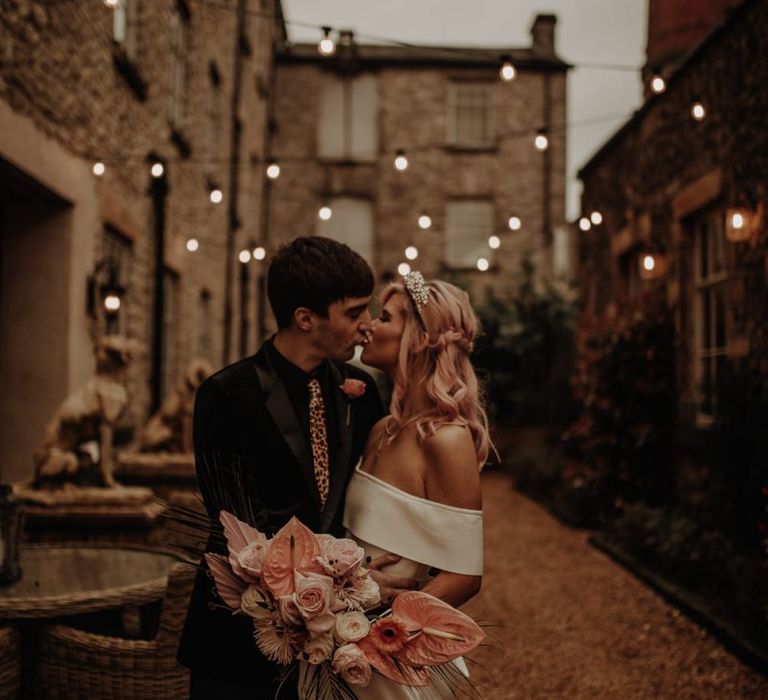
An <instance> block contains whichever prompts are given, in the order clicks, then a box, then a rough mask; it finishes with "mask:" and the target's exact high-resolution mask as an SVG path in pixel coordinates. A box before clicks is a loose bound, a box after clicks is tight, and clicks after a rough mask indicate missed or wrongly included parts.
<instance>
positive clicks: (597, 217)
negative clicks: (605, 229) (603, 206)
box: [589, 211, 603, 226]
mask: <svg viewBox="0 0 768 700" xmlns="http://www.w3.org/2000/svg"><path fill="white" fill-rule="evenodd" d="M589 220H590V221H591V222H592V223H593V224H594V225H595V226H599V225H600V224H602V223H603V215H602V214H601V213H600V212H599V211H593V212H592V213H591V214H590V215H589Z"/></svg>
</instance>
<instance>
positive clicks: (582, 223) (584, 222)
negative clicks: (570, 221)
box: [579, 216, 592, 231]
mask: <svg viewBox="0 0 768 700" xmlns="http://www.w3.org/2000/svg"><path fill="white" fill-rule="evenodd" d="M579 228H580V229H581V230H582V231H589V229H591V228H592V222H591V221H590V220H589V219H588V218H587V217H586V216H582V217H581V218H580V219H579Z"/></svg>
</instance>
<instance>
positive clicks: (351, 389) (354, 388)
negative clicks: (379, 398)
mask: <svg viewBox="0 0 768 700" xmlns="http://www.w3.org/2000/svg"><path fill="white" fill-rule="evenodd" d="M341 390H342V391H343V392H344V393H345V394H346V395H347V396H349V398H350V399H357V398H359V397H361V396H362V395H363V394H364V393H365V382H364V381H362V380H360V379H345V380H344V383H343V384H342V385H341Z"/></svg>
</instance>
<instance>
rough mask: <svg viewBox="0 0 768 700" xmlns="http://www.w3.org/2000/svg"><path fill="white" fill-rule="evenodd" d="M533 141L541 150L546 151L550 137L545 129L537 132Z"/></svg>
mask: <svg viewBox="0 0 768 700" xmlns="http://www.w3.org/2000/svg"><path fill="white" fill-rule="evenodd" d="M533 143H534V144H535V145H536V148H538V149H539V150H540V151H546V150H547V149H548V148H549V139H548V138H547V135H546V134H545V133H544V132H543V131H539V132H538V133H537V134H536V138H535V139H534V140H533Z"/></svg>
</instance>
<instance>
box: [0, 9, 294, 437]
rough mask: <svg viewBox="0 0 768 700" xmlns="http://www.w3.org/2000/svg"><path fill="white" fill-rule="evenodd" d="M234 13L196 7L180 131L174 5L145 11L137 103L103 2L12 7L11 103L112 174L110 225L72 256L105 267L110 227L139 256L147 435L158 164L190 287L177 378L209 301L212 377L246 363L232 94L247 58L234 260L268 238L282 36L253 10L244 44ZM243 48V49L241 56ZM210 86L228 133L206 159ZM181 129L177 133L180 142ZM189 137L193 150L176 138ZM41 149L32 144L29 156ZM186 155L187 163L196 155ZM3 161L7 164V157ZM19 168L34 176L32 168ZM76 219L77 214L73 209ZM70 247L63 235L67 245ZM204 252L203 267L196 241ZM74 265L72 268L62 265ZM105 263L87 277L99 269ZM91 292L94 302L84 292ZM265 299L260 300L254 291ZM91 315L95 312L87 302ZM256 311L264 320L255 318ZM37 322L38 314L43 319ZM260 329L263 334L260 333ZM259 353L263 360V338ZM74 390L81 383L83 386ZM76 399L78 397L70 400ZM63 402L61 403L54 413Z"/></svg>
mask: <svg viewBox="0 0 768 700" xmlns="http://www.w3.org/2000/svg"><path fill="white" fill-rule="evenodd" d="M236 4H237V3H236V2H235V1H234V0H224V1H223V2H217V3H195V2H193V3H189V4H188V5H187V4H186V3H183V2H180V3H179V5H181V6H184V7H187V8H188V9H189V39H188V46H187V52H186V90H185V93H184V94H185V105H184V117H183V120H182V122H181V123H180V124H179V125H177V126H176V127H174V125H172V124H171V122H170V121H169V101H170V95H171V91H172V84H171V81H172V65H173V53H172V45H173V44H172V42H173V36H174V35H173V29H172V28H173V21H174V15H175V14H176V12H177V3H176V2H174V1H173V0H142V1H141V2H140V3H139V17H138V20H139V27H140V31H139V35H138V36H139V38H138V51H137V57H136V60H135V62H134V66H135V68H136V69H137V70H138V73H139V74H140V76H141V79H142V80H143V82H144V83H145V85H146V94H145V96H144V97H143V98H142V96H141V95H139V94H138V93H137V91H136V90H134V89H133V88H132V87H131V85H130V84H129V81H128V80H127V79H126V77H125V76H124V75H123V74H122V73H121V72H120V71H119V70H118V69H117V68H116V65H115V55H116V45H115V44H114V42H113V10H111V9H110V8H108V7H106V6H105V5H104V3H103V2H100V1H93V0H52V1H50V2H44V1H43V0H23V1H22V0H10V1H9V2H3V3H2V5H0V100H1V101H2V102H4V103H5V104H6V105H8V106H9V107H10V108H11V109H12V110H13V112H14V113H16V114H17V115H20V116H22V117H23V118H24V119H25V120H28V122H30V123H31V124H32V125H34V128H35V129H36V130H37V131H38V132H39V133H40V134H41V135H47V136H49V137H51V138H52V139H53V140H54V141H55V142H57V143H58V144H61V145H62V146H63V147H64V148H65V149H66V150H67V151H68V152H70V153H71V154H72V158H73V162H75V161H80V162H83V163H86V164H87V165H88V166H89V167H90V164H91V162H92V161H93V160H94V159H96V158H98V159H101V160H103V161H104V162H105V163H106V173H105V174H104V176H103V177H101V178H98V179H96V178H95V179H94V185H93V187H94V190H95V197H96V199H97V202H98V208H99V210H100V212H101V215H100V221H95V222H94V224H93V225H94V228H96V229H98V230H95V231H94V232H93V235H92V236H91V240H93V241H94V244H93V246H91V247H90V249H83V250H76V251H73V252H72V254H73V255H75V256H77V257H78V258H82V257H85V258H88V259H90V260H91V261H94V262H95V260H97V259H98V257H99V256H100V255H101V236H100V229H101V226H102V224H104V223H106V224H109V225H110V226H112V227H113V228H114V229H115V230H117V231H118V232H120V233H121V234H122V235H124V236H126V237H127V238H128V239H129V240H130V241H131V242H132V257H133V261H132V266H131V276H130V279H129V280H128V286H129V288H128V292H127V296H126V313H127V318H126V319H125V322H126V326H125V327H126V330H127V333H128V335H129V336H131V337H132V338H135V339H136V340H138V341H139V342H140V344H141V346H142V348H143V352H142V354H141V357H140V358H139V359H138V360H137V361H136V362H135V363H134V365H133V367H132V370H131V378H130V389H131V393H132V396H133V402H132V404H131V407H130V415H129V416H128V419H127V420H128V422H130V423H132V424H134V425H138V424H140V423H141V422H142V421H143V420H144V419H145V417H146V415H147V412H148V405H149V398H150V390H149V377H150V359H151V358H150V348H151V342H152V300H153V297H154V293H155V290H154V275H153V270H154V257H153V256H154V253H153V246H154V239H153V230H152V221H153V216H152V205H151V198H150V196H149V194H148V187H149V185H150V175H149V166H148V164H147V163H146V162H145V159H146V157H147V154H148V153H149V152H154V153H156V154H157V155H158V156H160V157H162V158H163V159H165V161H166V174H167V181H168V185H169V194H168V198H167V207H166V250H165V261H166V265H167V267H168V268H169V269H171V270H173V271H174V272H176V273H177V274H178V294H179V296H178V300H179V304H178V310H179V313H178V317H177V320H176V327H175V330H174V331H173V332H172V333H171V337H172V338H173V339H174V342H175V343H176V347H175V348H174V349H175V354H176V357H177V363H176V368H175V369H176V372H181V371H182V370H183V368H184V367H185V365H186V363H187V361H188V360H189V359H191V358H192V357H193V356H194V355H195V354H196V351H197V338H198V337H199V335H200V332H201V329H200V327H199V324H200V310H199V309H200V301H199V300H200V294H201V292H202V291H203V290H207V292H208V293H209V294H210V297H211V301H210V309H211V317H210V329H209V334H210V339H211V352H210V358H209V359H210V360H211V361H212V363H213V364H214V366H220V365H221V364H223V363H224V362H225V361H227V360H229V359H233V356H237V354H238V352H239V347H240V343H239V338H238V336H237V329H239V322H238V319H239V313H240V309H239V304H238V299H239V293H238V290H237V288H236V285H235V286H234V288H233V299H234V308H233V312H234V315H233V321H234V323H233V326H234V329H235V332H234V335H233V343H232V345H233V350H232V353H231V356H230V357H229V358H225V357H223V345H222V339H223V336H224V328H223V317H224V288H225V287H224V285H225V278H226V276H227V274H230V275H231V274H234V273H236V268H235V265H236V263H235V262H234V256H232V257H231V258H230V262H231V263H233V264H232V269H231V270H228V268H227V250H226V243H227V231H228V226H229V214H230V210H229V201H230V199H231V192H230V187H231V180H232V172H231V168H230V165H229V163H230V156H231V149H232V94H233V84H234V73H233V69H234V65H235V56H236V53H237V52H238V51H239V52H240V55H241V60H242V86H241V98H240V105H239V115H238V116H239V118H240V121H241V125H242V132H241V142H240V149H239V154H238V155H239V167H238V170H237V172H238V189H239V200H238V211H237V226H236V233H235V253H236V252H237V250H238V249H239V246H240V245H241V244H244V243H245V242H248V241H250V240H254V239H256V238H257V237H258V234H259V227H260V216H261V211H262V204H261V202H262V199H261V186H262V180H263V176H262V167H261V160H262V159H263V158H264V152H265V150H266V149H265V141H266V119H267V103H268V99H269V89H270V84H271V71H272V55H273V41H274V39H275V33H276V27H278V28H279V23H278V22H276V21H275V20H274V19H273V17H271V16H270V15H271V14H273V12H274V6H273V4H272V3H270V2H263V3H260V4H258V5H255V4H253V3H250V4H249V7H250V8H251V9H252V12H249V13H248V14H246V16H245V20H244V22H245V24H244V31H243V37H244V40H243V41H242V42H238V37H237V32H236V26H237V24H236V21H237V15H236V12H235V9H236ZM238 47H239V48H238ZM212 74H217V75H218V78H219V81H220V86H219V88H218V99H219V102H220V104H219V110H218V112H219V115H220V118H219V127H218V129H216V139H215V142H214V143H215V146H214V148H215V151H214V152H211V147H210V146H209V145H208V143H209V140H210V137H209V133H210V131H211V130H210V129H209V127H208V117H207V114H208V112H209V111H210V99H211V98H210V94H211V91H212V89H213V88H212V77H211V76H212ZM174 128H175V129H176V131H177V132H178V135H177V136H174V134H173V131H174ZM178 136H181V139H179V138H178ZM35 147H36V144H30V149H32V148H35ZM187 149H188V152H186V151H187ZM3 155H4V154H3V153H2V152H0V158H2V157H3ZM15 165H16V166H17V167H19V168H20V169H22V170H23V169H24V162H23V159H22V161H21V162H18V161H17V162H16V163H15ZM209 181H211V182H214V183H216V184H217V185H218V186H219V187H220V188H221V189H222V190H223V193H224V201H223V202H222V203H221V204H219V205H214V204H212V203H211V202H210V200H209V189H208V182H209ZM70 204H71V205H72V206H74V207H77V206H79V203H78V202H77V201H74V202H71V203H70ZM62 235H64V234H62ZM191 237H194V238H197V239H198V240H199V242H200V248H199V250H198V251H197V252H196V253H190V252H188V251H187V250H186V247H185V244H186V241H187V240H188V239H189V238H191ZM61 264H62V265H67V264H68V261H67V260H62V261H61ZM92 266H93V263H91V264H89V265H88V268H89V269H92ZM74 284H76V285H77V284H82V288H83V298H84V296H85V293H84V290H85V279H82V280H75V281H74ZM249 291H250V294H251V295H253V289H251V290H249ZM82 303H84V302H82ZM251 311H252V310H251ZM31 312H33V311H31ZM251 326H252V324H251ZM251 336H252V337H251V338H250V339H249V344H248V350H252V349H253V345H254V337H253V329H252V328H251ZM77 380H78V377H75V379H74V383H75V384H77V383H78V381H77ZM70 388H74V386H71V387H70ZM61 399H63V396H57V397H51V400H50V402H51V403H52V404H53V405H55V404H56V403H58V401H60V400H61Z"/></svg>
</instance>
